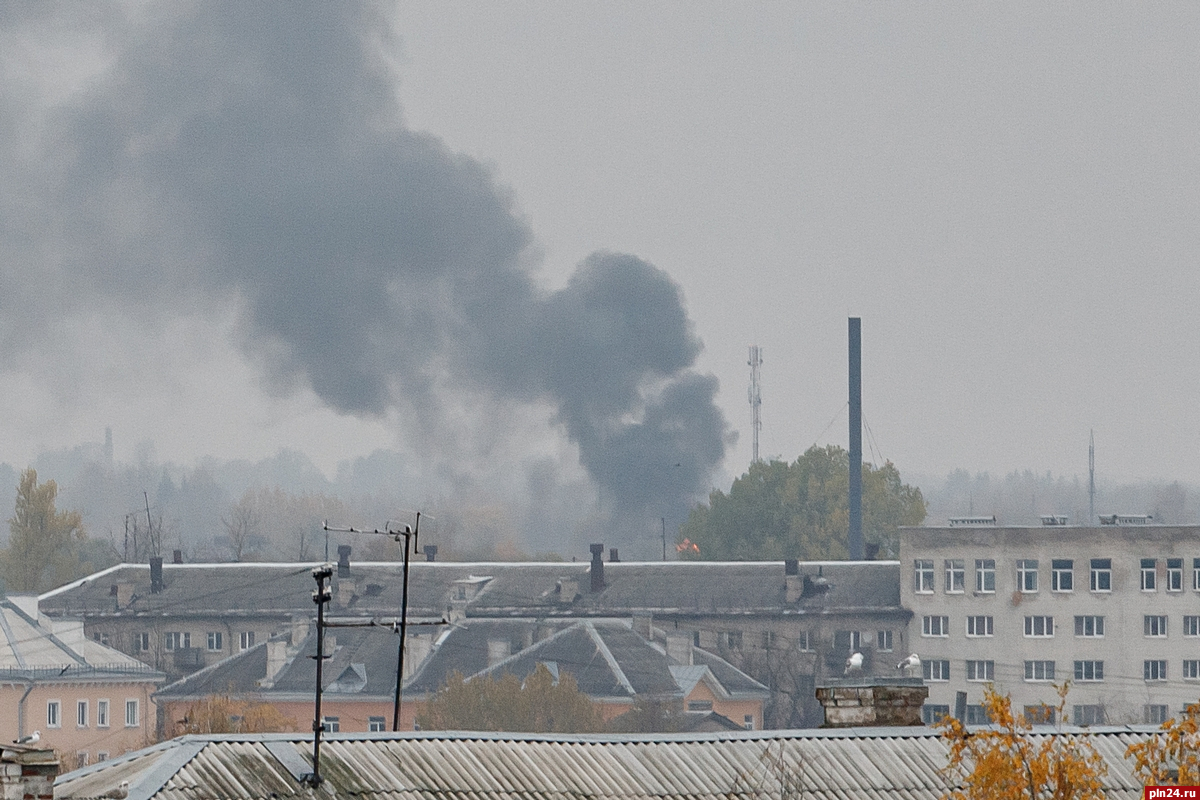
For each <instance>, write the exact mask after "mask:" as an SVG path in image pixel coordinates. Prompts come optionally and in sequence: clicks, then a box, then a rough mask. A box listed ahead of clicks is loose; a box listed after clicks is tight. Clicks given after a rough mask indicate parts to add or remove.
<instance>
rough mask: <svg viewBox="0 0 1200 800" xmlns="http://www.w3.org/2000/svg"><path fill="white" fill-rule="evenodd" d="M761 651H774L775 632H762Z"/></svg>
mask: <svg viewBox="0 0 1200 800" xmlns="http://www.w3.org/2000/svg"><path fill="white" fill-rule="evenodd" d="M762 649H763V650H774V649H775V631H763V632H762Z"/></svg>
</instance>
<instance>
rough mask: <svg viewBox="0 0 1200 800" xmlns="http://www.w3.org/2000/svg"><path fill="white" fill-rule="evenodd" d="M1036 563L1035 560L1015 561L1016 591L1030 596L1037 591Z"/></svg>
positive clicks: (1023, 559) (1022, 559) (1021, 559)
mask: <svg viewBox="0 0 1200 800" xmlns="http://www.w3.org/2000/svg"><path fill="white" fill-rule="evenodd" d="M1037 578H1038V562H1037V559H1036V558H1018V559H1017V590H1018V591H1021V592H1024V593H1026V594H1031V593H1033V592H1036V591H1037V590H1038V584H1037Z"/></svg>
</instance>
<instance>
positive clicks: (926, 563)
mask: <svg viewBox="0 0 1200 800" xmlns="http://www.w3.org/2000/svg"><path fill="white" fill-rule="evenodd" d="M913 591H914V592H916V593H917V594H933V560H932V559H920V558H919V559H917V560H916V561H914V562H913Z"/></svg>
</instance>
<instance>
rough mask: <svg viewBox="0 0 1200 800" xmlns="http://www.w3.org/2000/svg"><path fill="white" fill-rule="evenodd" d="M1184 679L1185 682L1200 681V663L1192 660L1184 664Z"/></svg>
mask: <svg viewBox="0 0 1200 800" xmlns="http://www.w3.org/2000/svg"><path fill="white" fill-rule="evenodd" d="M1183 679H1184V680H1185V681H1200V661H1197V660H1196V659H1194V658H1192V659H1187V660H1185V661H1184V662H1183Z"/></svg>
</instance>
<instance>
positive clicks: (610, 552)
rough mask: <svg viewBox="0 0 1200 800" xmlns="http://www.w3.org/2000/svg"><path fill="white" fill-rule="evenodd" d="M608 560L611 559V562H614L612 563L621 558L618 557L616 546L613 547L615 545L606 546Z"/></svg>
mask: <svg viewBox="0 0 1200 800" xmlns="http://www.w3.org/2000/svg"><path fill="white" fill-rule="evenodd" d="M608 560H609V561H611V562H612V563H614V564H616V563H617V562H618V561H620V560H621V559H620V558H619V557H618V556H617V548H615V547H610V548H608Z"/></svg>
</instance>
